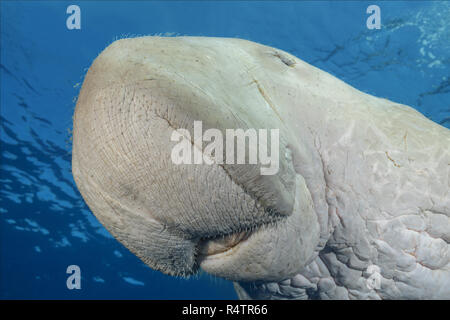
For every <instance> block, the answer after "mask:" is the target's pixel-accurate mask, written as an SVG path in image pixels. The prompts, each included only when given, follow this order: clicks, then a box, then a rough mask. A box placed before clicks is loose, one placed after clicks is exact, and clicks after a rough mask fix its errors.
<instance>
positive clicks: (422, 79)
mask: <svg viewBox="0 0 450 320" xmlns="http://www.w3.org/2000/svg"><path fill="white" fill-rule="evenodd" d="M70 4H77V5H78V6H79V7H80V8H81V30H68V29H67V28H66V19H67V17H68V15H67V14H66V8H67V6H68V5H70ZM369 4H378V5H379V6H380V8H381V23H382V28H381V29H380V30H376V29H374V30H369V29H367V27H366V19H367V17H368V16H369V15H368V14H366V8H367V6H368V5H369ZM0 6H1V110H0V116H1V131H0V139H1V162H0V164H1V171H0V185H1V188H0V197H1V205H0V246H1V248H0V298H10V299H11V298H12V299H17V298H25V299H47V298H56V299H58V298H60V299H80V298H83V299H94V298H100V299H118V298H120V299H157V298H158V299H235V298H236V294H235V293H234V291H233V287H232V284H231V283H230V282H228V281H225V280H222V279H217V278H214V277H211V276H209V275H206V274H200V275H199V276H196V277H194V278H191V279H188V280H185V279H181V278H171V277H168V276H165V275H163V274H161V273H159V272H156V271H153V270H151V269H150V268H148V267H146V266H145V265H144V264H143V263H142V262H141V261H140V260H139V259H137V258H136V257H135V256H134V255H132V254H131V253H130V252H129V251H128V250H127V249H126V248H124V247H123V246H122V245H121V244H120V243H118V242H117V241H116V240H114V238H112V237H111V236H110V235H109V234H108V232H107V231H106V230H105V229H104V228H103V227H102V226H101V225H100V224H99V222H98V221H97V220H96V219H95V217H94V216H93V215H92V214H91V213H90V211H89V209H88V208H87V206H86V205H85V203H84V202H83V200H82V199H81V196H80V194H79V193H78V191H77V189H76V187H75V184H74V181H73V178H72V175H71V167H70V160H71V132H70V131H71V127H72V114H73V111H74V106H75V102H76V97H77V95H78V92H79V90H80V87H81V84H82V81H83V76H84V73H85V72H86V70H87V68H88V67H89V66H90V64H91V62H92V60H93V59H94V58H95V57H96V56H97V55H98V54H99V53H100V52H101V50H102V49H103V48H104V47H105V46H106V45H108V44H109V43H111V42H112V41H113V40H114V39H117V38H121V37H126V36H136V35H155V34H160V35H168V36H176V35H196V36H223V37H240V38H244V39H248V40H253V41H257V42H261V43H263V44H266V45H270V46H274V47H277V48H280V49H283V50H286V51H288V52H290V53H292V54H294V55H296V56H298V57H299V58H301V59H303V60H305V61H307V62H309V63H311V64H313V65H315V66H317V67H319V68H321V69H323V70H326V71H328V72H330V73H331V74H333V75H335V76H337V77H339V78H340V79H342V80H344V81H346V82H347V83H349V84H351V85H353V86H354V87H356V88H358V89H360V90H362V91H365V92H368V93H370V94H374V95H377V96H380V97H385V98H388V99H390V100H394V101H396V102H400V103H404V104H407V105H410V106H412V107H414V108H416V109H417V110H419V111H420V112H422V113H423V114H425V115H426V116H427V117H429V118H430V119H432V120H434V121H436V122H438V123H440V124H442V125H443V126H446V127H447V128H449V127H450V78H449V77H450V63H449V62H450V28H449V23H450V20H449V17H450V3H449V2H445V1H442V2H419V1H410V2H400V1H395V2H387V1H378V2H377V1H374V2H373V3H367V2H356V1H344V2H338V1H333V3H331V2H326V1H316V2H302V1H296V2H288V1H283V2H278V3H275V2H270V1H262V2H257V1H251V2H243V1H230V2H222V3H218V2H207V3H203V2H175V1H169V2H154V1H152V2H143V1H139V2H127V3H125V2H120V1H110V2H105V1H103V2H102V3H100V2H99V3H97V2H93V1H92V2H91V1H74V2H63V1H58V2H39V1H23V2H12V1H2V2H1V4H0ZM224 67H226V66H224ZM72 264H76V265H78V266H79V267H80V268H81V275H82V279H81V290H68V289H67V287H66V279H67V277H68V274H66V268H67V266H69V265H72Z"/></svg>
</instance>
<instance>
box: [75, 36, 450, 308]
mask: <svg viewBox="0 0 450 320" xmlns="http://www.w3.org/2000/svg"><path fill="white" fill-rule="evenodd" d="M194 120H201V121H203V127H204V129H203V130H206V129H208V128H218V129H220V130H225V129H234V128H243V129H248V128H257V129H258V128H267V129H271V128H277V129H279V130H280V153H279V154H280V169H279V171H278V173H277V174H276V175H271V176H270V175H266V176H263V175H261V174H260V170H259V168H260V166H259V165H250V164H239V165H236V164H234V165H233V164H213V165H207V164H202V165H188V164H182V165H176V164H174V163H173V162H172V161H171V157H170V155H171V150H172V148H173V146H174V144H175V143H176V142H172V141H171V140H170V137H171V133H172V132H173V131H174V130H175V129H180V128H184V129H187V130H189V131H192V128H193V122H194ZM192 143H193V144H194V146H195V147H201V146H199V145H198V142H195V141H192ZM196 144H197V145H196ZM72 167H73V168H72V170H73V176H74V178H75V182H76V184H77V186H78V188H79V190H80V192H81V194H82V196H83V198H84V199H85V201H86V203H87V204H88V206H89V207H90V209H91V210H92V211H93V213H94V214H95V215H96V217H97V218H98V219H99V220H100V222H101V223H102V224H103V225H104V226H105V227H106V228H107V229H108V230H109V231H110V232H111V234H112V235H114V237H116V238H117V239H118V240H119V241H121V242H122V243H123V244H124V245H125V246H126V247H128V248H129V249H130V250H131V251H132V252H133V253H134V254H136V255H137V256H138V257H139V258H140V259H142V260H143V261H144V262H145V263H146V264H148V265H149V266H150V267H151V268H154V269H156V270H160V271H162V272H164V273H166V274H170V275H179V276H188V275H190V274H193V273H195V272H197V271H198V269H199V268H202V269H204V270H205V271H207V272H209V273H211V274H214V275H216V276H219V277H223V278H226V279H229V280H232V281H234V282H235V288H236V290H237V292H238V295H239V296H240V297H241V298H255V299H261V298H264V299H267V298H273V299H277V298H287V299H306V298H322V299H436V298H450V264H449V241H450V193H449V189H450V188H449V181H450V131H449V130H448V129H446V128H444V127H442V126H439V125H438V124H436V123H434V122H432V121H430V120H428V119H426V118H425V117H424V116H422V115H421V114H420V113H418V112H417V111H415V110H413V109H412V108H410V107H407V106H404V105H400V104H397V103H394V102H391V101H388V100H385V99H380V98H377V97H374V96H371V95H368V94H365V93H362V92H360V91H358V90H356V89H354V88H352V87H350V86H349V85H347V84H345V83H344V82H342V81H340V80H338V79H336V78H334V77H333V76H331V75H330V74H328V73H326V72H324V71H321V70H319V69H317V68H315V67H313V66H311V65H308V64H307V63H305V62H303V61H301V60H300V59H298V58H296V57H294V56H292V55H290V54H288V53H286V52H283V51H281V50H278V49H275V48H272V47H267V46H263V45H260V44H257V43H253V42H250V41H245V40H240V39H225V38H203V37H177V38H161V37H141V38H133V39H122V40H118V41H115V42H114V43H112V44H111V45H110V46H108V47H107V48H106V49H105V50H104V51H103V52H102V53H101V54H100V55H99V57H97V59H96V60H95V61H94V63H93V64H92V66H91V67H90V69H89V71H88V73H87V75H86V78H85V80H84V83H83V87H82V89H81V92H80V95H79V98H78V102H77V106H76V110H75V116H74V131H73V158H72ZM374 266H375V268H376V270H377V273H376V274H375V276H377V277H378V278H377V279H379V281H380V282H379V285H378V286H371V285H368V282H369V281H370V280H371V279H373V276H374V272H373V268H374ZM371 277H372V278H371Z"/></svg>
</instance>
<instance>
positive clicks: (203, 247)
mask: <svg viewBox="0 0 450 320" xmlns="http://www.w3.org/2000/svg"><path fill="white" fill-rule="evenodd" d="M251 234H252V231H241V232H236V233H232V234H229V235H225V236H219V237H215V238H206V239H201V240H200V242H199V244H198V250H199V251H198V257H199V259H200V260H204V259H207V258H208V257H214V256H217V255H219V254H224V255H227V254H231V253H232V252H233V251H234V250H236V249H237V247H238V246H239V245H240V244H241V243H242V242H244V241H246V240H247V239H248V238H249V237H250V236H251Z"/></svg>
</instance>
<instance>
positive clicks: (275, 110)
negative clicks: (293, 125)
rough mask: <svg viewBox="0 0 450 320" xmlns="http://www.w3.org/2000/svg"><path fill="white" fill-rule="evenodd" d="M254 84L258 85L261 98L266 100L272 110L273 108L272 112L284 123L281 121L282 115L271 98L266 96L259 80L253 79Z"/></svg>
mask: <svg viewBox="0 0 450 320" xmlns="http://www.w3.org/2000/svg"><path fill="white" fill-rule="evenodd" d="M252 83H255V84H256V87H257V88H258V91H259V93H260V94H261V96H262V97H263V98H264V100H266V102H267V104H268V105H269V106H270V108H272V110H273V111H274V112H275V114H276V115H277V117H278V118H279V119H280V120H281V122H284V121H283V119H281V117H280V114H279V113H278V111H277V109H276V108H275V105H274V104H273V102H272V100H270V98H269V96H268V95H267V94H266V92H265V91H264V89H263V87H262V86H261V85H260V84H259V82H258V80H256V79H253V81H252Z"/></svg>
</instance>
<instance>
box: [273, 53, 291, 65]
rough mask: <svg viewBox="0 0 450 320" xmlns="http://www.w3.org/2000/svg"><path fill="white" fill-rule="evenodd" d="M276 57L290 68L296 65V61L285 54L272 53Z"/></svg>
mask: <svg viewBox="0 0 450 320" xmlns="http://www.w3.org/2000/svg"><path fill="white" fill-rule="evenodd" d="M272 54H273V55H274V56H275V57H277V58H278V59H280V60H281V62H283V63H284V64H285V65H287V66H288V67H293V66H294V65H295V60H294V59H292V58H290V57H288V56H286V55H285V54H283V53H281V52H278V51H275V52H273V53H272Z"/></svg>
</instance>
